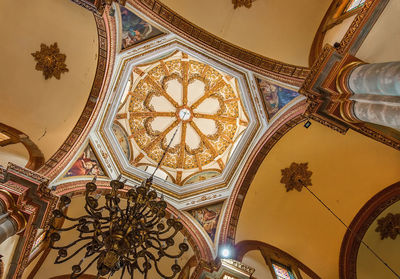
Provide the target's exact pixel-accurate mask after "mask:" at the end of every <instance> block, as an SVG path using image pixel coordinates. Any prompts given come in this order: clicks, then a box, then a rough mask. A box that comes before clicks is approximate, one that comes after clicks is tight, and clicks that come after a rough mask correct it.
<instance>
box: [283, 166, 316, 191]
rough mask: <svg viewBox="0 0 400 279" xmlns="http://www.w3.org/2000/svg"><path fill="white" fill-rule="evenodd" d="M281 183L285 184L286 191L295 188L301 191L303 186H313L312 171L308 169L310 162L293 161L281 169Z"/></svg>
mask: <svg viewBox="0 0 400 279" xmlns="http://www.w3.org/2000/svg"><path fill="white" fill-rule="evenodd" d="M281 171H282V178H281V183H282V184H285V187H286V192H289V191H291V190H293V189H296V190H297V191H299V192H301V190H302V189H303V187H307V186H311V185H312V183H311V175H312V172H311V171H309V170H308V163H299V164H298V163H294V162H293V163H292V164H291V165H290V167H288V168H286V169H283V170H281Z"/></svg>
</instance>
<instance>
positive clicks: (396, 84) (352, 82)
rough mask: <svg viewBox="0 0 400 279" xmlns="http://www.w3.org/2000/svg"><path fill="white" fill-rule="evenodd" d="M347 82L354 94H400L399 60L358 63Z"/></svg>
mask: <svg viewBox="0 0 400 279" xmlns="http://www.w3.org/2000/svg"><path fill="white" fill-rule="evenodd" d="M347 82H348V87H349V88H350V90H351V91H352V93H354V94H374V95H390V96H400V62H388V63H377V64H362V65H359V66H357V67H355V68H354V69H353V70H352V71H351V72H350V74H349V76H348V81H347Z"/></svg>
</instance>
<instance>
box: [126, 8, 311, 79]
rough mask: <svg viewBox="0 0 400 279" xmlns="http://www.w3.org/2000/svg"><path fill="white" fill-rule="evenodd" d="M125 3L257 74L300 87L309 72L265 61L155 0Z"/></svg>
mask: <svg viewBox="0 0 400 279" xmlns="http://www.w3.org/2000/svg"><path fill="white" fill-rule="evenodd" d="M128 2H129V3H130V4H131V5H132V6H134V7H135V8H136V9H138V10H139V11H141V12H143V13H144V14H146V15H147V16H148V17H150V18H152V19H153V20H154V21H156V22H158V23H160V24H162V25H164V26H165V27H167V28H169V29H170V30H171V31H172V32H174V33H176V34H178V35H179V36H182V37H183V38H185V39H187V40H188V41H190V42H192V43H195V44H196V45H199V46H201V47H203V48H205V49H207V50H209V51H211V52H213V53H215V54H217V55H219V56H221V57H223V58H225V59H227V60H229V61H232V62H234V63H236V64H238V65H240V66H243V67H245V68H247V69H250V70H252V71H254V72H256V73H259V74H261V75H264V76H268V77H271V78H273V79H276V80H280V81H284V82H286V83H290V84H293V85H296V86H301V84H302V82H303V80H304V79H305V78H306V77H307V75H308V74H309V69H308V68H306V67H301V66H295V65H290V64H286V63H283V62H280V61H276V60H273V59H270V58H266V57H264V56H262V55H259V54H256V53H253V52H250V51H248V50H245V49H243V48H240V47H238V46H236V45H233V44H231V43H229V42H227V41H225V40H223V39H221V38H218V37H217V36H215V35H213V34H211V33H209V32H207V31H206V30H204V29H202V28H200V27H198V26H196V25H194V24H193V23H191V22H189V21H187V20H186V19H184V18H183V17H181V16H180V15H178V14H177V13H175V12H174V11H172V10H171V9H169V8H168V7H167V6H165V5H164V4H163V3H161V2H160V1H158V0H135V1H134V0H129V1H128Z"/></svg>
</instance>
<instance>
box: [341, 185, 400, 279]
mask: <svg viewBox="0 0 400 279" xmlns="http://www.w3.org/2000/svg"><path fill="white" fill-rule="evenodd" d="M398 201H400V181H399V182H397V183H394V184H392V185H391V186H389V187H387V188H385V189H384V190H382V191H380V192H379V193H378V194H376V195H375V196H373V197H372V198H371V199H370V200H369V201H368V202H367V203H366V204H365V205H364V206H363V207H362V208H361V209H360V211H359V212H358V213H357V215H356V216H355V217H354V219H353V221H352V222H351V224H350V226H349V229H348V230H347V232H346V234H345V236H344V238H343V241H342V246H341V249H340V258H339V276H340V279H357V274H356V271H357V255H358V250H359V248H360V245H361V239H363V237H364V235H365V233H366V232H367V230H368V228H369V227H370V226H371V225H372V224H373V222H374V221H375V220H376V218H377V217H378V216H379V215H380V214H381V213H382V212H383V211H384V210H385V209H386V208H388V207H389V206H391V205H392V204H394V203H396V202H398Z"/></svg>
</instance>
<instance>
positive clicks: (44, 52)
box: [31, 43, 68, 79]
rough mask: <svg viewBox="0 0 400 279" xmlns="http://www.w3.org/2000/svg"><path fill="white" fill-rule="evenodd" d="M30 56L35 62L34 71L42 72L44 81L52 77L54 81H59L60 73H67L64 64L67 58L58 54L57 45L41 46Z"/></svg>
mask: <svg viewBox="0 0 400 279" xmlns="http://www.w3.org/2000/svg"><path fill="white" fill-rule="evenodd" d="M31 54H32V56H33V57H34V58H35V61H36V62H37V63H36V66H35V69H36V70H38V71H42V72H43V75H44V78H45V79H49V78H51V77H53V76H54V77H55V78H56V79H60V78H61V74H62V73H65V72H68V69H67V65H66V64H65V60H66V58H67V56H66V55H65V54H62V53H60V49H59V48H58V45H57V43H54V44H52V45H50V46H47V45H45V44H41V45H40V50H39V51H36V52H34V53H31Z"/></svg>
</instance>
